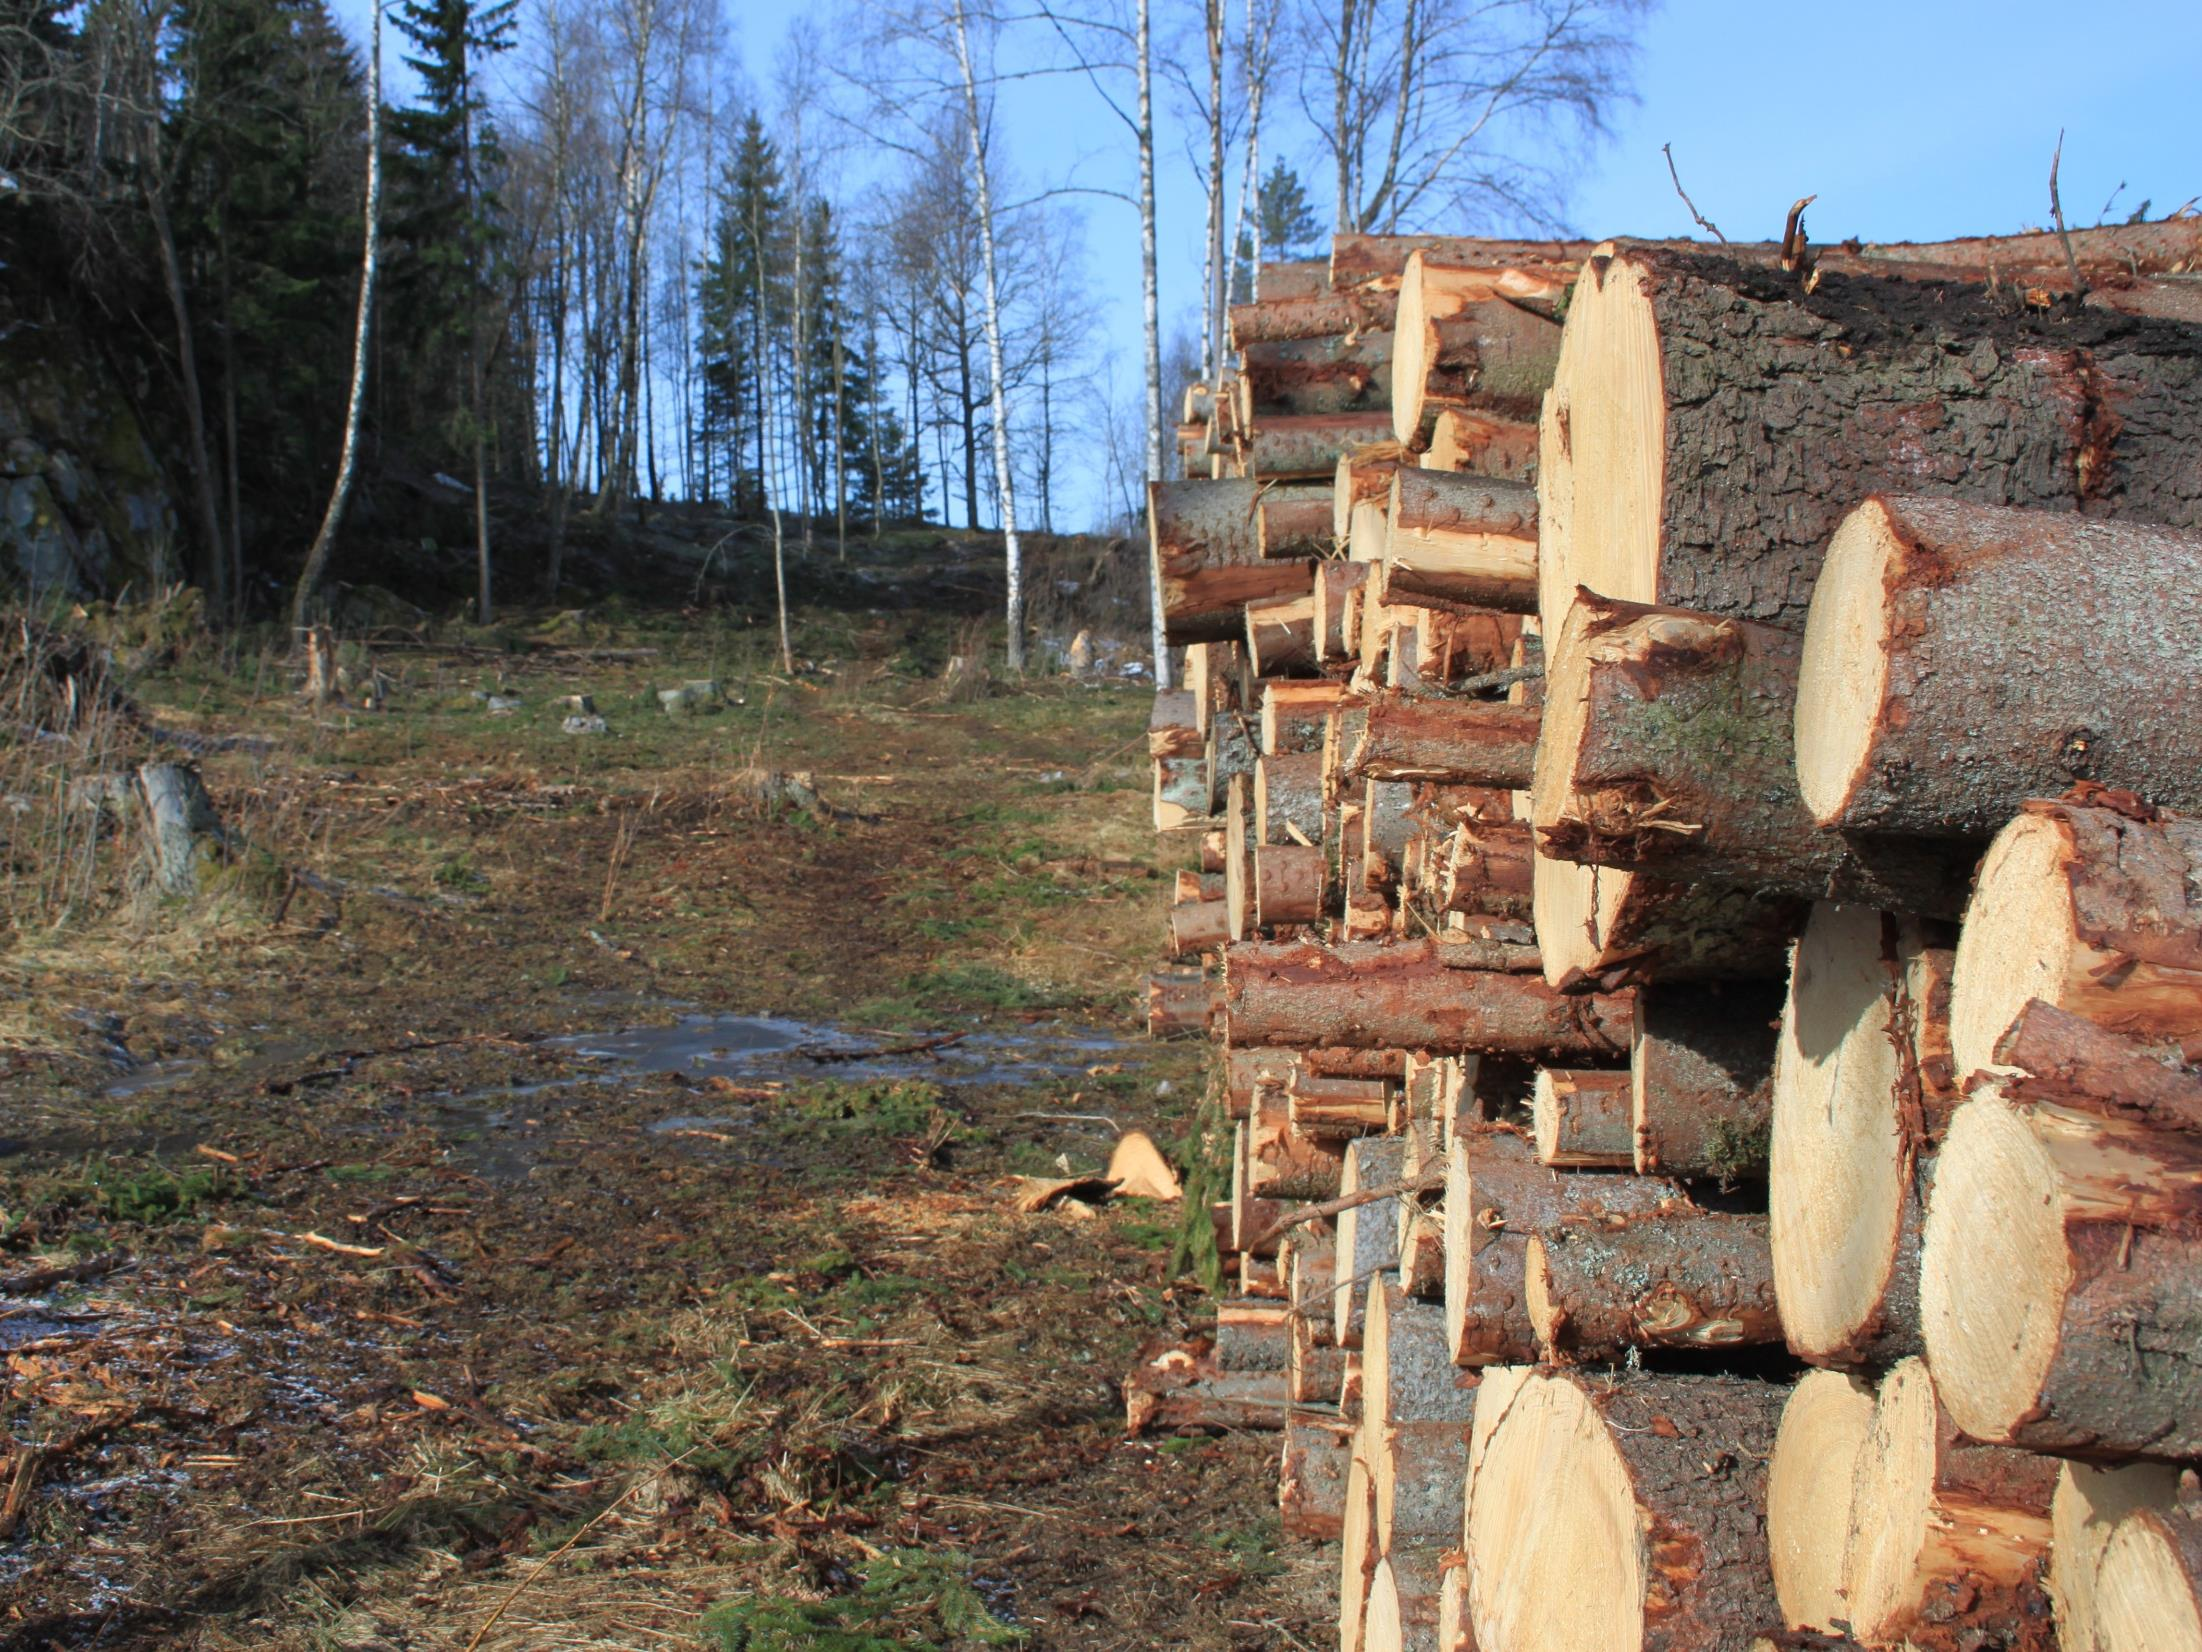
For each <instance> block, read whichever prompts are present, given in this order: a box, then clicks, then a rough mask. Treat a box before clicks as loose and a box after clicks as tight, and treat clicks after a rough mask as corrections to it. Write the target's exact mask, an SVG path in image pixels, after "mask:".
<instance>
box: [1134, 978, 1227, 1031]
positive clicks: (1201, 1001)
mask: <svg viewBox="0 0 2202 1652" xmlns="http://www.w3.org/2000/svg"><path fill="white" fill-rule="evenodd" d="M1216 1005H1217V993H1216V983H1215V982H1213V981H1211V980H1210V979H1209V978H1208V977H1207V976H1206V975H1203V974H1201V973H1200V972H1199V971H1197V970H1158V971H1157V972H1155V973H1154V974H1152V975H1150V976H1148V977H1147V1036H1148V1037H1149V1038H1171V1037H1176V1036H1178V1035H1181V1034H1184V1035H1192V1036H1197V1037H1201V1038H1206V1037H1207V1036H1208V1032H1209V1029H1210V1028H1211V1027H1212V1026H1213V1025H1214V1023H1215V1019H1216Z"/></svg>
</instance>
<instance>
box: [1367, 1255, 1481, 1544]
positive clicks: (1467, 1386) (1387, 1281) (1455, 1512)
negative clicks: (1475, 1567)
mask: <svg viewBox="0 0 2202 1652" xmlns="http://www.w3.org/2000/svg"><path fill="white" fill-rule="evenodd" d="M1361 1375H1362V1387H1361V1415H1362V1417H1363V1419H1364V1420H1365V1421H1366V1423H1367V1425H1368V1428H1369V1431H1370V1433H1371V1434H1372V1435H1374V1434H1377V1433H1380V1432H1382V1431H1383V1430H1385V1429H1387V1428H1390V1427H1392V1426H1394V1425H1395V1424H1406V1425H1409V1426H1421V1425H1427V1424H1447V1425H1451V1426H1454V1427H1458V1428H1459V1429H1460V1430H1461V1431H1462V1434H1461V1443H1462V1450H1463V1451H1464V1452H1465V1450H1466V1445H1467V1434H1466V1430H1467V1426H1468V1424H1469V1422H1470V1421H1471V1420H1472V1419H1473V1418H1474V1416H1475V1414H1476V1385H1477V1382H1478V1380H1479V1379H1478V1377H1477V1375H1476V1373H1475V1372H1473V1371H1464V1370H1462V1369H1461V1368H1460V1367H1459V1366H1458V1365H1456V1364H1454V1363H1453V1356H1452V1350H1451V1349H1450V1348H1448V1347H1447V1346H1446V1337H1445V1310H1444V1309H1443V1308H1441V1307H1439V1306H1437V1305H1436V1304H1434V1303H1430V1302H1423V1301H1418V1300H1417V1299H1416V1298H1415V1297H1414V1295H1413V1294H1412V1293H1410V1292H1409V1291H1407V1290H1406V1288H1405V1287H1404V1286H1403V1285H1402V1284H1401V1283H1400V1281H1399V1279H1398V1277H1397V1276H1396V1275H1390V1274H1387V1275H1384V1276H1382V1277H1381V1278H1379V1279H1378V1280H1375V1281H1372V1282H1371V1284H1370V1287H1369V1300H1368V1311H1367V1320H1366V1323H1365V1325H1364V1327H1363V1332H1362V1342H1361ZM1466 1476H1467V1459H1466V1457H1465V1456H1463V1457H1462V1458H1461V1459H1460V1460H1459V1462H1457V1463H1456V1464H1455V1465H1454V1468H1453V1487H1452V1492H1451V1503H1452V1518H1451V1524H1452V1527H1453V1529H1454V1531H1455V1532H1456V1533H1457V1531H1458V1529H1459V1526H1460V1488H1461V1485H1462V1483H1463V1481H1464V1480H1465V1479H1466ZM1409 1529H1410V1530H1412V1531H1415V1532H1417V1533H1422V1532H1424V1530H1425V1527H1424V1526H1422V1525H1420V1524H1417V1525H1414V1526H1411V1527H1410V1528H1409ZM1443 1529H1444V1528H1443V1524H1442V1523H1439V1524H1438V1525H1435V1526H1431V1527H1429V1528H1428V1530H1429V1531H1431V1532H1435V1531H1439V1530H1443Z"/></svg>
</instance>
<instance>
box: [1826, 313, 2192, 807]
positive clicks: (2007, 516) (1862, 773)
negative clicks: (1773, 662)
mask: <svg viewBox="0 0 2202 1652" xmlns="http://www.w3.org/2000/svg"><path fill="white" fill-rule="evenodd" d="M2194 336H2195V339H2196V342H2197V348H2202V330H2198V331H2196V333H2195V335H2194ZM2196 404H2197V406H2198V408H2202V395H2198V396H2197V398H2196ZM2108 417H2109V419H2110V421H2111V423H2112V424H2113V425H2115V422H2116V415H2109V416H2108ZM2111 439H2112V440H2117V439H2118V438H2117V437H2112V438H2111ZM2195 462H2196V458H2195V456H2193V454H2192V452H2191V450H2190V458H2189V464H2190V465H2192V464H2194V463H2195ZM2193 515H2194V510H2193V509H2192V508H2190V511H2189V516H2190V519H2191V518H2192V516H2193ZM2198 585H2202V533H2195V532H2191V531H2190V532H2182V531H2180V530H2178V529H2173V528H2158V527H2149V526H2145V525H2143V524H2141V523H2137V522H2097V521H2091V520H2088V519H2087V518H2085V517H2080V516H2073V515H2070V514H2061V515H2058V514H2051V513H2049V512H2045V511H2022V510H2008V509H2004V508H2001V507H1997V506H1991V505H1977V504H1966V503H1962V502H1960V501H1957V500H1952V499H1931V498H1915V497H1901V496H1891V497H1876V498H1873V499H1869V500H1867V501H1866V502H1865V503H1864V504H1862V505H1860V506H1859V507H1858V508H1857V509H1856V510H1854V511H1852V512H1851V513H1850V514H1849V515H1848V516H1846V517H1845V518H1844V519H1843V523H1842V526H1841V527H1840V528H1839V529H1837V530H1836V533H1835V538H1834V540H1833V542H1832V543H1831V544H1830V545H1829V546H1828V550H1827V560H1826V564H1825V566H1824V568H1823V569H1822V571H1821V573H1820V577H1819V584H1818V586H1817V587H1816V588H1815V590H1814V594H1813V598H1812V608H1811V615H1810V619H1809V620H1808V622H1807V624H1806V627H1805V633H1804V648H1803V665H1802V676H1801V679H1800V680H1801V684H1802V689H1801V692H1800V693H1799V694H1798V696H1797V712H1796V753H1797V777H1798V782H1799V785H1800V787H1801V789H1802V792H1803V797H1804V801H1805V803H1806V804H1807V805H1808V806H1809V807H1810V809H1811V811H1812V814H1813V816H1814V818H1815V819H1817V820H1818V822H1819V823H1820V824H1821V825H1823V826H1830V827H1841V828H1844V829H1847V830H1853V831H1874V832H1910V833H1922V834H1941V835H1950V836H1960V837H1986V836H1987V835H1988V834H1989V833H1991V832H1993V831H1995V830H1996V828H1997V827H1999V826H2001V825H2002V824H2003V822H2004V821H2006V820H2008V819H2009V818H2010V817H2011V815H2012V814H2013V813H2015V812H2016V811H2017V809H2018V807H2019V805H2020V804H2022V803H2024V802H2025V801H2026V800H2027V799H2028V798H2032V797H2054V796H2056V795H2058V794H2059V793H2061V792H2063V791H2064V790H2065V789H2066V788H2067V787H2069V786H2070V785H2071V784H2072V783H2073V782H2074V781H2077V780H2091V781H2094V782H2096V783H2098V784H2100V785H2105V786H2113V787H2117V788H2120V789H2122V790H2126V791H2131V792H2136V793H2138V794H2139V795H2141V796H2142V797H2145V798H2147V799H2148V800H2149V801H2150V802H2151V803H2155V804H2158V805H2160V806H2163V807H2168V808H2178V809H2194V808H2202V727H2198V725H2197V723H2196V720H2195V718H2194V716H2193V715H2192V712H2193V708H2194V707H2195V706H2196V705H2197V704H2202V603H2195V602H2187V601H2177V600H2166V598H2167V594H2168V593H2171V592H2177V591H2187V592H2191V591H2193V590H2195V589H2196V588H2197V587H2198Z"/></svg>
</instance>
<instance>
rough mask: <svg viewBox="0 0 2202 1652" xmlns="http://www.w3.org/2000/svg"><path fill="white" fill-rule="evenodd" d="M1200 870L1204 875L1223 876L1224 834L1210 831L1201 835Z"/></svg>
mask: <svg viewBox="0 0 2202 1652" xmlns="http://www.w3.org/2000/svg"><path fill="white" fill-rule="evenodd" d="M1200 869H1201V871H1202V872H1203V873H1204V874H1212V875H1214V876H1216V877H1221V876H1222V875H1223V833H1222V832H1220V831H1215V830H1210V831H1206V832H1203V833H1201V835H1200Z"/></svg>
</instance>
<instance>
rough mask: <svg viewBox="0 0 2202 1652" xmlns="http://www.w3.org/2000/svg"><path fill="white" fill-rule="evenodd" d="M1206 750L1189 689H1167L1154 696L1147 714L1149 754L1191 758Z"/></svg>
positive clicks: (1152, 755) (1197, 714) (1196, 709)
mask: <svg viewBox="0 0 2202 1652" xmlns="http://www.w3.org/2000/svg"><path fill="white" fill-rule="evenodd" d="M1205 749H1206V746H1205V743H1204V742H1203V741H1202V739H1201V735H1200V719H1199V713H1198V707H1197V706H1196V705H1195V704H1194V700H1193V692H1192V690H1191V689H1170V690H1167V691H1165V692H1164V693H1161V694H1157V695H1156V696H1155V705H1154V710H1153V711H1152V712H1150V713H1149V714H1148V716H1147V755H1148V756H1149V757H1195V756H1198V755H1200V754H1201V753H1202V752H1203V751H1204V750H1205Z"/></svg>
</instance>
